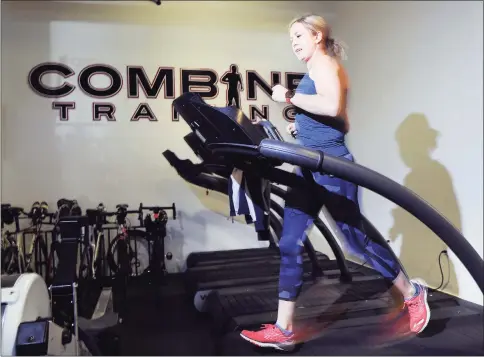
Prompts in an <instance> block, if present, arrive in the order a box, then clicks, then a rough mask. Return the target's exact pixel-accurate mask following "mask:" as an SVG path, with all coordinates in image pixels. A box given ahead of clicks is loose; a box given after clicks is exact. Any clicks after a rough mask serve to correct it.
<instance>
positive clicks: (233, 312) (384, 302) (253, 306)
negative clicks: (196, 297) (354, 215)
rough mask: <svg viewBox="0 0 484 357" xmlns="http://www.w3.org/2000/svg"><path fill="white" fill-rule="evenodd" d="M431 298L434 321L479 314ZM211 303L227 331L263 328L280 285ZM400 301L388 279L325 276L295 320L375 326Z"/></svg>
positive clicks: (272, 315) (303, 299) (216, 297)
mask: <svg viewBox="0 0 484 357" xmlns="http://www.w3.org/2000/svg"><path fill="white" fill-rule="evenodd" d="M428 302H429V306H430V308H431V310H432V316H433V318H434V319H445V318H448V317H449V316H452V315H453V314H459V315H460V316H466V315H472V314H475V313H476V312H475V310H472V309H470V308H468V307H466V306H464V305H459V304H458V302H457V300H456V299H455V298H454V297H452V296H450V295H447V294H443V293H440V292H438V291H434V292H429V296H428ZM209 304H210V305H209V311H210V313H211V315H212V316H213V317H214V321H215V324H216V326H215V327H216V328H217V330H219V331H221V332H223V331H225V332H229V331H234V330H241V329H244V328H258V327H259V326H260V325H262V324H264V323H271V322H274V321H275V319H276V318H277V307H278V296H277V287H272V288H270V289H267V290H264V289H261V290H260V291H259V292H249V293H244V292H240V293H238V294H223V293H221V291H216V292H214V293H213V294H211V296H210V298H209ZM395 304H396V302H395V301H394V299H393V297H392V294H391V292H390V290H388V285H387V283H386V282H385V281H384V279H381V278H376V277H375V278H372V277H369V278H368V279H366V280H365V279H362V280H358V279H355V280H354V281H353V282H352V283H350V284H342V283H339V282H338V283H334V284H325V279H323V280H322V282H321V283H315V284H306V287H305V289H303V291H302V293H301V295H300V297H299V299H298V302H297V305H296V314H295V318H296V320H298V321H304V322H306V323H307V322H308V321H312V322H316V323H324V324H327V325H328V326H327V328H348V327H351V326H360V325H371V324H378V323H381V321H382V318H383V317H384V316H385V315H386V314H388V313H389V311H390V310H392V309H391V308H392V307H393V306H395Z"/></svg>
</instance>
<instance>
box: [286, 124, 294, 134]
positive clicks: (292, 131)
mask: <svg viewBox="0 0 484 357" xmlns="http://www.w3.org/2000/svg"><path fill="white" fill-rule="evenodd" d="M286 131H287V133H288V134H289V135H293V133H294V132H295V131H296V123H290V124H289V125H288V126H287V127H286Z"/></svg>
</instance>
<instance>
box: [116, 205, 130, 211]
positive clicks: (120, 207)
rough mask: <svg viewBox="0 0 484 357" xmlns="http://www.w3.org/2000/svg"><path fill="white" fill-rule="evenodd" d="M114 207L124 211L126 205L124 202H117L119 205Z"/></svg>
mask: <svg viewBox="0 0 484 357" xmlns="http://www.w3.org/2000/svg"><path fill="white" fill-rule="evenodd" d="M116 209H118V210H119V209H120V210H123V211H126V210H127V209H128V205H127V204H125V203H123V204H119V205H116Z"/></svg>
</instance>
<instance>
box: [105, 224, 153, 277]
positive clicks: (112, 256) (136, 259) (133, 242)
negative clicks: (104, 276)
mask: <svg viewBox="0 0 484 357" xmlns="http://www.w3.org/2000/svg"><path fill="white" fill-rule="evenodd" d="M121 237H122V236H121V234H118V235H117V236H116V237H115V238H114V239H113V240H112V241H111V242H110V243H109V248H108V254H107V261H108V266H109V269H111V271H112V272H113V274H116V273H118V272H119V264H118V262H117V246H118V242H119V241H120V240H121V239H122V238H121ZM144 237H145V232H143V231H138V230H130V231H128V237H127V240H128V244H127V248H128V257H129V261H130V265H131V271H132V273H134V274H136V275H138V274H142V273H143V272H144V271H145V270H146V269H147V268H148V266H149V255H148V242H147V241H146V240H145V238H144Z"/></svg>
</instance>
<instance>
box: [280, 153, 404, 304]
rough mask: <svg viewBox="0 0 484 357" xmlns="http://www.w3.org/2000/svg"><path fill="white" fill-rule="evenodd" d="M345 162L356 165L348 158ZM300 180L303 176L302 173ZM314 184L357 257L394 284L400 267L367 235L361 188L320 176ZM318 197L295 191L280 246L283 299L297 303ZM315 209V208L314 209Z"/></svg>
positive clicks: (285, 212) (314, 174)
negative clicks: (362, 214) (325, 192)
mask: <svg viewBox="0 0 484 357" xmlns="http://www.w3.org/2000/svg"><path fill="white" fill-rule="evenodd" d="M344 158H345V159H348V160H350V161H353V156H352V155H351V154H348V155H346V156H344ZM297 174H298V176H303V174H302V171H301V170H300V169H298V171H297ZM312 175H313V178H314V181H315V183H316V184H319V185H321V186H323V187H325V188H326V190H327V191H329V192H328V194H327V195H325V197H324V205H325V206H326V207H327V209H328V211H329V212H330V213H331V215H332V217H333V219H334V220H335V221H336V223H337V225H338V227H339V228H340V229H341V231H342V232H343V233H344V235H345V237H346V242H345V243H346V248H347V250H349V252H350V253H351V254H353V255H356V256H358V257H359V258H361V259H364V260H365V261H367V262H368V263H369V264H370V265H371V266H372V267H373V268H374V269H375V270H377V271H378V272H380V274H382V276H383V277H385V278H387V279H389V280H391V281H393V280H395V278H396V277H397V275H398V273H399V272H400V270H401V268H400V264H399V262H398V261H397V260H396V259H395V258H394V255H393V254H392V253H391V252H390V251H389V250H388V249H387V248H385V247H382V246H381V245H379V244H377V243H375V242H373V241H372V240H371V239H369V238H368V237H367V235H366V234H365V233H364V232H363V230H364V229H363V225H362V218H361V214H360V210H359V205H358V186H356V185H355V184H353V183H351V182H347V181H344V180H342V179H339V178H337V177H332V176H329V175H325V174H320V173H312ZM291 196H292V197H293V198H291ZM315 201H316V200H315V196H314V193H313V194H312V196H311V194H310V193H309V194H308V193H307V192H306V193H305V192H304V191H302V190H297V189H296V190H295V192H292V194H289V195H288V197H287V199H286V206H285V208H284V223H283V229H282V237H281V240H280V242H279V249H280V252H281V266H280V272H279V299H281V300H288V301H295V300H296V299H297V297H298V296H299V294H300V292H301V287H302V277H303V273H304V272H303V257H302V253H303V251H304V241H305V240H306V239H307V235H306V230H307V229H308V228H309V227H310V226H311V225H312V224H313V221H314V218H315V217H316V216H317V215H318V214H319V211H320V209H321V204H320V203H315ZM311 206H312V207H311Z"/></svg>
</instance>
